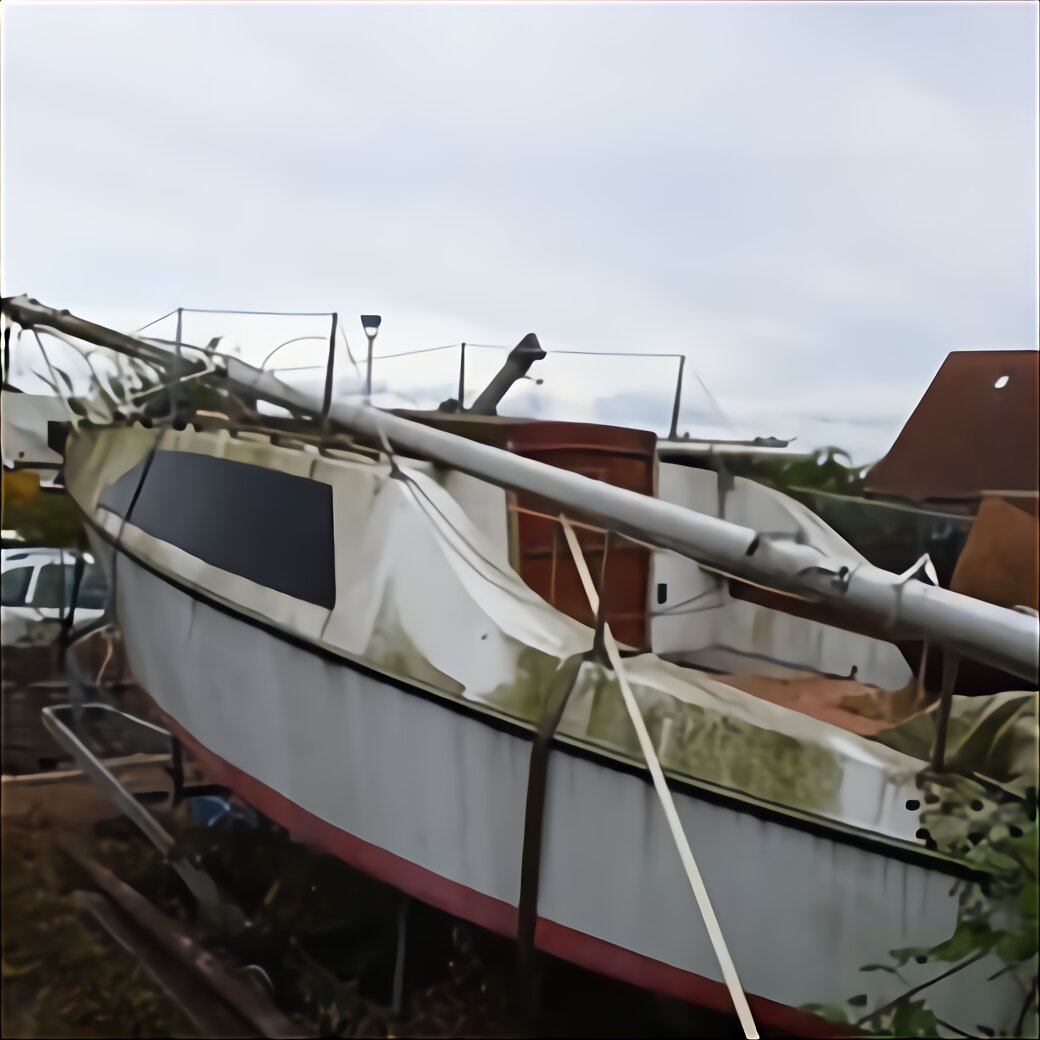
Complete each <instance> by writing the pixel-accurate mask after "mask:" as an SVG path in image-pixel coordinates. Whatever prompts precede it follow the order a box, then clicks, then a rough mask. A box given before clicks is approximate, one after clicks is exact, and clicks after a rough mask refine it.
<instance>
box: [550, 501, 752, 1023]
mask: <svg viewBox="0 0 1040 1040" xmlns="http://www.w3.org/2000/svg"><path fill="white" fill-rule="evenodd" d="M560 522H561V523H562V524H563V533H564V535H566V538H567V545H568V546H569V547H570V550H571V555H572V556H573V557H574V563H575V566H577V568H578V574H579V575H580V576H581V583H582V585H584V586H585V595H586V596H588V598H589V604H590V605H591V606H592V610H593V613H598V612H599V594H598V593H597V592H596V587H595V585H593V583H592V575H591V574H590V573H589V566H588V564H587V563H586V562H585V556H584V554H583V553H582V551H581V546H579V545H578V539H577V536H576V535H575V534H574V529H573V528H572V527H571V524H570V521H569V520H568V519H567V518H566V517H565V516H563V515H562V514H561V515H560ZM603 645H604V648H605V649H606V651H607V659H608V660H609V661H610V666H611V668H613V669H614V674H615V675H616V676H617V678H618V685H619V686H620V687H621V696H622V698H623V700H624V702H625V707H626V708H627V709H628V714H629V718H631V720H632V725H633V727H634V728H635V731H636V737H638V739H639V746H640V748H641V749H642V752H643V758H644V759H646V764H647V767H648V768H649V769H650V775H651V776H652V777H653V780H654V787H655V789H656V790H657V797H658V799H660V802H661V808H662V809H664V815H665V819H666V820H667V821H668V828H669V830H670V831H671V832H672V839H673V840H674V841H675V847H676V848H677V849H678V850H679V856H680V857H681V858H682V862H683V866H684V867H685V868H686V876H687V877H688V878H689V880H690V888H692V889H693V895H694V898H695V899H696V900H697V906H698V908H699V909H700V912H701V917H702V918H703V919H704V926H705V927H706V928H707V930H708V938H709V939H710V940H711V945H712V947H713V948H714V950H715V956H716V957H717V958H718V961H719V966H720V967H721V968H722V977H723V978H724V979H725V980H726V988H727V989H728V990H729V995H730V997H731V999H732V1000H733V1006H734V1007H735V1008H736V1011H737V1017H738V1018H739V1019H740V1024H741V1027H742V1028H743V1030H744V1036H746V1037H747V1038H748V1040H758V1029H757V1028H756V1027H755V1020H754V1018H753V1017H752V1015H751V1008H750V1007H749V1006H748V1002H747V997H746V996H745V995H744V988H743V987H742V986H741V984H740V979H738V978H737V969H736V968H735V967H734V966H733V960H732V958H731V957H730V955H729V949H728V948H727V946H726V940H725V939H724V938H723V937H722V929H721V928H720V927H719V922H718V919H717V918H716V917H715V911H714V910H713V909H712V906H711V900H710V899H709V898H708V890H707V889H706V888H705V887H704V879H703V878H702V877H701V872H700V871H699V870H698V869H697V864H696V862H695V861H694V858H693V853H692V852H691V851H690V843H689V842H688V841H687V840H686V835H685V833H684V832H683V828H682V823H680V821H679V814H678V813H677V812H676V810H675V802H674V801H673V800H672V792H671V791H669V790H668V784H667V783H666V781H665V778H664V771H663V770H662V769H661V763H660V762H658V760H657V755H656V753H655V752H654V746H653V744H652V743H651V741H650V734H649V733H648V732H647V729H646V723H645V722H644V721H643V716H642V715H641V714H640V711H639V707H638V705H637V704H636V699H635V696H634V694H633V693H632V688H631V687H630V686H629V685H628V679H627V678H626V676H625V672H624V669H623V668H622V665H621V654H620V652H619V651H618V645H617V642H616V641H615V639H614V636H613V633H612V632H611V631H610V626H609V625H607V624H606V623H604V625H603Z"/></svg>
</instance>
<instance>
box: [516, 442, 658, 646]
mask: <svg viewBox="0 0 1040 1040" xmlns="http://www.w3.org/2000/svg"><path fill="white" fill-rule="evenodd" d="M655 445H656V437H655V436H654V435H653V434H652V433H646V432H644V431H642V430H629V429H626V428H622V427H615V426H597V425H594V424H590V423H549V422H545V423H532V424H530V425H526V426H518V427H516V428H514V429H513V430H512V431H510V436H509V440H508V443H507V448H508V450H510V451H513V452H515V453H516V454H517V455H523V456H524V457H525V458H531V459H536V460H538V461H539V462H544V463H546V464H548V465H550V466H558V467H559V468H560V469H565V470H568V471H569V472H571V473H580V474H582V475H583V476H588V477H591V478H593V479H594V480H602V481H604V482H606V483H608V484H612V485H614V486H615V487H622V488H626V489H628V490H630V491H637V492H640V493H641V494H645V495H652V494H653V493H654V451H655ZM514 501H515V503H516V505H517V506H518V507H519V512H518V515H517V518H516V526H515V532H516V562H517V570H518V572H519V574H520V576H521V577H522V578H523V579H524V581H525V582H526V583H527V584H528V585H529V586H530V587H531V588H532V589H534V590H535V592H537V593H538V594H539V595H540V596H542V597H543V598H544V599H545V600H547V601H548V602H549V603H552V604H553V606H555V607H557V608H558V609H560V610H562V611H563V612H564V613H566V614H568V615H569V616H571V617H573V618H575V619H576V620H578V621H581V622H583V623H584V624H588V625H592V624H594V623H595V618H594V616H593V614H592V611H591V609H590V608H589V603H588V597H587V596H586V595H585V590H584V588H583V586H582V584H581V579H580V576H579V575H578V571H577V568H576V567H575V565H574V561H573V559H572V558H571V554H570V550H569V549H568V548H567V543H566V541H565V539H564V536H563V531H562V529H561V526H560V524H559V522H558V521H556V520H553V519H550V517H552V516H555V515H556V513H557V512H558V510H557V509H556V508H555V507H554V506H553V505H552V504H551V503H549V502H546V501H544V500H542V499H539V498H538V497H537V496H534V495H528V494H523V493H518V494H517V495H516V496H515V497H514ZM524 510H532V511H534V512H537V513H545V514H548V516H533V515H531V513H529V512H524ZM575 533H576V534H577V537H578V544H579V545H580V546H581V548H582V551H583V553H584V554H585V558H586V560H587V561H588V565H589V570H590V571H591V572H592V577H593V580H594V581H595V582H596V586H597V589H598V590H599V592H600V595H601V597H602V598H603V602H604V607H605V610H606V619H607V622H608V624H609V625H610V627H611V630H612V631H613V632H614V635H615V637H616V638H617V639H618V641H619V642H621V643H624V644H626V645H628V646H634V647H638V648H643V647H645V646H646V643H647V620H646V603H647V588H648V584H649V580H650V553H649V551H648V550H647V549H646V548H644V547H643V546H639V545H633V544H632V543H631V542H626V541H624V540H623V539H620V538H614V539H613V540H612V541H611V545H610V551H609V554H608V557H607V561H606V569H605V570H604V564H603V553H604V547H605V543H606V535H605V533H604V532H602V531H590V530H588V529H587V528H581V527H578V528H575ZM554 542H555V550H554ZM554 556H555V563H554Z"/></svg>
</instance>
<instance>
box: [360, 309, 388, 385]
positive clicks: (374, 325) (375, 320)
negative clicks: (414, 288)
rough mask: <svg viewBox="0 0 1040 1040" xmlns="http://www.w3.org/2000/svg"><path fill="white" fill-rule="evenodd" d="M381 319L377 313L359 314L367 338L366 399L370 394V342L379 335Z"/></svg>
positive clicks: (373, 341)
mask: <svg viewBox="0 0 1040 1040" xmlns="http://www.w3.org/2000/svg"><path fill="white" fill-rule="evenodd" d="M382 321H383V319H382V317H381V316H380V315H378V314H362V315H361V326H362V328H363V329H364V330H365V337H366V338H367V339H368V366H367V368H366V369H365V400H366V401H367V400H368V399H369V398H370V397H371V396H372V344H373V343H375V341H376V336H378V335H379V326H380V325H381V324H382Z"/></svg>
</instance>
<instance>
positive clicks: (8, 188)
mask: <svg viewBox="0 0 1040 1040" xmlns="http://www.w3.org/2000/svg"><path fill="white" fill-rule="evenodd" d="M3 20H4V24H3V47H4V51H3V62H2V70H3V131H4V140H3V144H4V163H3V202H4V207H5V209H4V217H5V219H4V226H3V246H4V270H3V283H4V290H3V291H4V294H5V295H6V294H9V293H15V292H23V291H24V292H29V293H30V294H31V295H34V296H36V297H37V298H39V299H40V300H42V301H44V302H47V303H53V304H55V305H57V306H61V307H68V308H70V309H72V310H74V311H77V312H79V313H82V314H83V315H85V316H89V317H95V318H100V319H102V320H107V321H110V322H113V323H117V324H119V325H121V326H122V327H126V328H130V327H133V326H135V325H137V324H140V323H143V321H146V320H148V319H149V318H151V317H154V316H156V315H159V314H161V313H163V312H164V311H167V310H169V309H171V308H173V307H177V306H178V305H183V306H194V307H215V306H230V307H244V308H275V309H282V308H286V309H289V308H292V309H314V310H333V309H336V310H339V311H340V312H341V313H342V314H343V315H344V320H345V327H346V331H347V333H348V335H349V337H350V340H351V344H352V346H353V347H354V349H355V353H357V352H358V351H359V349H361V347H362V345H363V338H362V337H361V335H360V328H359V327H358V322H357V320H356V315H358V314H359V313H361V312H379V313H381V314H382V315H383V316H384V325H383V330H382V332H381V334H380V339H379V343H378V348H379V351H381V352H387V353H389V352H394V351H400V350H406V349H409V348H412V347H422V346H433V345H436V344H440V343H453V342H457V341H460V340H466V341H469V342H478V343H502V344H512V343H515V342H516V341H517V340H519V339H520V337H521V336H522V335H523V334H524V333H526V332H528V331H535V332H537V333H538V335H539V337H540V338H541V340H542V343H543V345H544V346H545V347H546V348H547V349H548V350H549V351H550V352H551V351H553V350H554V349H557V350H564V349H567V350H575V349H604V350H611V351H619V350H638V351H645V352H661V351H681V352H684V353H685V354H686V355H687V357H688V359H689V365H690V366H692V367H693V369H694V370H695V371H696V372H697V373H698V374H699V375H700V376H701V377H702V378H703V380H704V382H705V383H706V384H707V386H708V387H709V388H710V389H711V390H712V392H713V393H714V395H715V397H716V398H717V400H718V401H719V403H720V405H721V407H722V409H723V410H724V411H725V413H726V414H727V415H728V416H730V418H731V420H732V423H733V428H734V429H735V430H737V431H738V432H741V433H746V432H750V433H761V434H775V435H778V436H785V435H786V436H790V435H797V436H799V438H800V443H804V444H809V445H814V444H827V443H836V444H840V445H845V446H848V447H850V448H851V449H852V450H853V451H854V453H855V454H856V456H857V458H859V459H862V460H863V461H866V460H867V459H869V457H871V456H876V455H879V454H881V453H883V452H884V450H885V449H886V448H887V447H888V445H889V443H890V442H891V440H892V438H893V437H894V435H895V433H896V432H898V429H899V428H900V426H901V424H902V421H903V420H904V419H905V417H906V416H907V415H908V414H909V412H910V410H911V409H912V408H913V406H914V404H915V403H916V402H917V400H918V399H919V397H920V396H921V394H922V393H923V392H924V390H925V388H926V387H927V385H928V383H929V381H930V379H931V377H932V375H933V374H934V373H935V371H936V369H937V368H938V366H939V364H940V363H941V361H942V359H943V358H944V357H945V355H946V353H947V352H948V351H950V350H959V349H975V348H1009V347H1010V348H1033V347H1035V346H1036V336H1037V326H1036V320H1037V319H1036V310H1037V301H1036V278H1037V270H1036V252H1035V249H1036V245H1035V242H1036V222H1037V213H1036V174H1037V171H1036V120H1037V112H1036V100H1035V89H1036V86H1035V84H1036V63H1037V50H1036V48H1037V7H1036V5H1034V4H1032V3H1022V4H1008V5H1002V4H996V3H987V4H979V5H965V4H958V5H943V4H934V3H930V4H924V5H920V6H918V5H911V4H894V5H884V4H880V3H872V4H864V5H852V4H849V5H834V6H825V5H822V4H811V5H805V6H785V5H780V4H774V3H770V4H768V5H766V6H756V5H737V4H724V5H719V6H710V5H689V6H687V5H680V4H677V3H668V4H663V5H656V4H650V3H640V4H633V5H627V4H620V3H618V4H606V5H597V4H591V3H583V4H576V5H564V4H528V5H488V6H478V5H476V4H473V3H466V4H461V5H457V6H437V5H433V4H421V5H416V6H408V5H389V4H380V5H371V6H369V5H361V4H357V5H353V4H348V5H342V6H340V5H333V4H318V5H311V6H303V5H301V4H293V5H286V6H280V5H263V6H260V5H251V4H247V3H237V4H234V5H225V6H207V5H204V4H202V3H186V4H183V5H175V4H168V5H166V4H164V5H158V4H144V5H140V6H133V5H130V4H126V3H118V4H111V5H108V6H93V5H90V4H86V3H76V4H74V5H72V6H59V5H44V4H40V3H33V4H27V5H22V4H17V3H15V4H12V3H10V2H9V3H5V4H4V5H3ZM448 353H449V352H443V353H442V355H434V356H433V357H434V358H439V357H443V359H444V365H445V371H444V373H443V375H444V378H443V379H442V380H441V381H442V382H444V383H445V384H448V383H450V382H451V379H452V375H451V367H452V363H450V362H449V361H448ZM429 363H430V364H432V361H431V362H429ZM387 364H389V363H387ZM561 364H562V362H561ZM669 366H670V363H667V364H666V363H665V362H660V361H655V362H652V361H647V362H645V363H644V362H638V361H637V362H634V363H629V362H626V363H624V364H621V363H620V362H615V361H613V360H611V361H609V362H607V363H605V364H604V365H603V366H602V368H601V369H596V368H593V367H589V366H587V365H586V366H584V367H583V368H582V370H581V371H582V372H585V373H587V374H586V375H582V374H580V373H579V372H578V370H577V369H575V368H574V366H573V365H570V364H568V365H566V366H563V367H562V368H561V367H559V365H558V367H557V368H555V369H549V368H546V370H545V373H543V374H544V378H545V384H544V385H543V386H542V387H539V388H535V387H534V385H533V384H527V385H526V391H527V393H526V394H525V395H524V397H525V398H526V399H527V400H529V401H530V400H533V399H536V398H537V395H539V394H542V395H544V397H545V399H546V400H549V399H550V398H552V399H560V400H566V401H568V402H570V403H571V404H572V405H574V407H575V409H576V410H577V411H579V412H581V413H582V414H575V415H574V416H573V417H574V418H580V417H587V416H589V415H598V416H599V417H601V418H603V419H604V420H606V421H614V422H619V421H620V422H624V421H627V422H630V423H631V424H633V425H639V424H644V423H646V424H649V423H652V422H653V421H654V419H652V418H651V413H652V414H653V415H654V416H658V415H660V414H661V411H662V408H663V420H664V421H667V411H668V407H669V406H668V399H669V397H670V394H671V380H672V378H673V376H672V370H671V368H670V367H669ZM409 367H410V376H408V373H404V374H402V375H401V379H402V380H405V381H407V380H406V377H408V378H411V379H412V381H413V382H414V380H415V378H416V374H417V373H419V374H420V375H421V378H422V379H427V378H429V379H430V380H431V381H432V382H436V380H437V376H435V375H433V374H430V375H429V376H427V370H426V369H425V368H420V367H417V366H409ZM399 368H401V366H399ZM564 369H566V371H564ZM608 370H609V371H608ZM401 371H402V372H403V371H404V370H403V369H401ZM688 371H689V368H688ZM389 373H390V369H386V374H387V375H388V376H389ZM391 382H392V380H391ZM687 384H688V387H689V391H688V394H687V400H688V402H689V403H688V407H687V410H686V412H685V413H684V425H691V424H701V426H703V425H704V424H710V423H711V422H712V409H711V407H710V406H709V405H708V403H707V399H706V398H705V396H704V394H703V392H702V391H701V390H700V387H699V386H698V384H697V382H696V380H694V379H692V378H690V379H688V380H687ZM692 428H694V429H695V430H696V429H697V428H699V427H698V426H693V427H692Z"/></svg>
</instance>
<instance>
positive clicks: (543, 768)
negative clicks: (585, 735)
mask: <svg viewBox="0 0 1040 1040" xmlns="http://www.w3.org/2000/svg"><path fill="white" fill-rule="evenodd" d="M591 653H592V652H591V651H586V652H585V653H581V654H574V655H573V656H571V657H568V658H567V659H566V660H565V661H564V662H563V664H562V665H560V667H559V669H558V670H557V672H556V675H555V676H554V677H553V681H552V684H551V685H550V687H549V694H548V697H547V698H546V702H545V708H544V710H543V711H542V717H541V719H540V720H539V723H538V732H537V734H536V736H535V738H534V742H533V743H532V745H531V759H530V765H529V767H528V776H527V803H526V807H525V810H524V842H523V852H522V853H521V861H520V903H519V906H518V908H517V935H516V938H517V960H516V983H517V997H518V1004H519V1006H520V1007H529V1006H530V1005H531V1003H532V1000H531V998H532V993H533V988H534V976H533V971H534V943H535V929H536V926H537V923H538V886H539V881H540V878H541V867H542V837H543V823H544V820H545V798H546V790H547V786H548V779H549V752H550V750H551V749H552V741H553V737H554V736H555V734H556V730H557V729H558V728H559V725H560V721H561V720H562V718H563V713H564V711H565V710H566V708H567V704H568V702H569V700H570V696H571V693H572V692H573V690H574V687H575V685H576V684H577V681H578V676H579V674H580V673H581V667H582V665H583V664H585V662H586V661H588V660H589V659H590V656H591Z"/></svg>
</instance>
